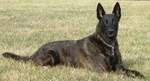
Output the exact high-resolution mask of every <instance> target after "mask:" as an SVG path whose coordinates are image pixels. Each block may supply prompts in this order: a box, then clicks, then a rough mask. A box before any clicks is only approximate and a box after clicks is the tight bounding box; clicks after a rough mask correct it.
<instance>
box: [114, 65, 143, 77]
mask: <svg viewBox="0 0 150 81" xmlns="http://www.w3.org/2000/svg"><path fill="white" fill-rule="evenodd" d="M116 72H117V73H118V74H123V75H126V76H129V77H133V78H136V77H138V78H144V75H143V74H141V73H140V72H138V71H135V70H129V69H126V68H124V67H123V66H122V65H121V66H120V67H117V69H116Z"/></svg>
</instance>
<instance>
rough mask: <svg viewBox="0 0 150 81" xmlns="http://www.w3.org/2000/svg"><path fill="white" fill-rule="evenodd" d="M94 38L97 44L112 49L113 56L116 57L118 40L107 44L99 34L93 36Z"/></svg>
mask: <svg viewBox="0 0 150 81" xmlns="http://www.w3.org/2000/svg"><path fill="white" fill-rule="evenodd" d="M93 38H94V40H95V41H96V42H97V43H100V42H101V43H102V44H103V45H105V46H106V47H108V48H110V49H111V55H112V56H114V54H115V53H114V50H115V44H116V39H115V40H114V41H112V42H111V44H110V43H107V42H106V41H105V40H104V39H103V38H102V37H101V36H100V35H97V34H94V35H93Z"/></svg>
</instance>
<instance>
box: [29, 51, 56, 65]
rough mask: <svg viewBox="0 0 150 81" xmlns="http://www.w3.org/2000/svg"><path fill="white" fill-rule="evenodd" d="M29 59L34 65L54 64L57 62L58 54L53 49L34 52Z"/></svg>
mask: <svg viewBox="0 0 150 81" xmlns="http://www.w3.org/2000/svg"><path fill="white" fill-rule="evenodd" d="M31 60H32V61H33V62H34V63H35V64H36V65H41V66H48V65H50V66H55V65H56V64H58V63H59V56H58V54H57V53H56V52H55V51H54V50H47V51H43V52H42V53H41V52H36V53H35V54H34V55H33V56H31Z"/></svg>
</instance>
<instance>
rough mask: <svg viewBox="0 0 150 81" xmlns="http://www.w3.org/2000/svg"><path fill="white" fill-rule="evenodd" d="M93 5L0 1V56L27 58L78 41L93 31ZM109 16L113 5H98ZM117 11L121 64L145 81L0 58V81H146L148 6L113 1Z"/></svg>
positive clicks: (91, 0) (83, 0)
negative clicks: (41, 49)
mask: <svg viewBox="0 0 150 81" xmlns="http://www.w3.org/2000/svg"><path fill="white" fill-rule="evenodd" d="M98 2H99V0H0V54H2V53H3V52H6V51H9V52H14V53H16V54H19V55H31V54H33V53H34V52H35V51H36V50H37V49H38V48H39V47H40V46H41V45H43V44H45V43H47V42H51V41H56V40H70V39H80V38H83V37H85V36H88V35H90V34H92V33H93V32H94V31H95V27H96V24H97V23H98V20H97V18H96V12H95V11H96V5H97V3H98ZM100 2H101V4H102V5H103V6H104V8H105V11H106V12H107V13H111V11H112V9H113V6H114V4H115V3H116V1H100ZM119 2H120V4H121V8H122V18H121V21H120V27H119V33H118V41H119V45H120V50H121V53H122V58H123V63H124V65H125V66H126V67H127V68H129V69H134V70H138V71H140V72H141V73H143V74H144V75H145V76H146V77H147V78H146V79H141V80H140V79H137V78H136V79H133V78H129V77H125V76H123V75H117V74H113V73H96V72H92V71H89V70H86V69H82V68H71V67H66V66H56V67H53V68H50V69H46V68H45V67H40V66H34V65H32V64H31V63H24V62H16V61H14V60H11V59H5V58H3V57H2V56H0V77H1V78H0V81H150V46H149V45H150V40H149V39H150V27H149V26H150V14H149V11H150V8H149V5H150V3H149V2H148V1H119Z"/></svg>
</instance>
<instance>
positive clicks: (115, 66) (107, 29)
mask: <svg viewBox="0 0 150 81" xmlns="http://www.w3.org/2000/svg"><path fill="white" fill-rule="evenodd" d="M97 18H98V20H99V23H98V25H97V27H96V32H95V33H94V34H92V35H90V36H88V37H85V38H83V39H81V40H68V41H57V42H50V43H48V44H45V45H43V46H42V47H40V48H39V49H38V50H37V51H36V52H35V53H34V54H33V55H32V56H30V57H26V56H19V55H15V54H13V53H9V52H5V53H3V56H4V57H6V58H13V59H15V60H24V61H28V60H30V61H32V62H34V63H35V64H37V65H41V66H48V65H50V66H55V65H58V64H63V65H69V66H73V67H84V68H88V69H93V70H95V71H97V72H101V71H106V72H116V73H120V74H124V75H127V76H130V77H139V78H143V77H144V76H143V75H142V74H141V73H139V72H137V71H134V70H128V69H126V68H124V66H123V65H122V59H121V54H120V51H119V47H118V41H117V38H116V37H117V32H118V23H119V21H120V18H121V8H120V5H119V3H118V2H117V3H116V5H115V6H114V9H113V12H112V14H106V13H105V11H104V9H103V7H102V5H101V4H100V3H98V5H97Z"/></svg>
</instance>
